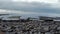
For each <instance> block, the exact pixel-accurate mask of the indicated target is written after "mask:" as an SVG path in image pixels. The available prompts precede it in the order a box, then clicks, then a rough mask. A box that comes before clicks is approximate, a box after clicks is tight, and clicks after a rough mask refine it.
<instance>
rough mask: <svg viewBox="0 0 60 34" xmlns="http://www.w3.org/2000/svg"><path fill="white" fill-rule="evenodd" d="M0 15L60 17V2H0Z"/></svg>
mask: <svg viewBox="0 0 60 34" xmlns="http://www.w3.org/2000/svg"><path fill="white" fill-rule="evenodd" d="M0 13H9V14H11V13H13V14H15V13H16V14H19V15H21V14H24V15H30V16H31V15H34V16H39V15H43V16H59V15H60V0H0Z"/></svg>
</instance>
